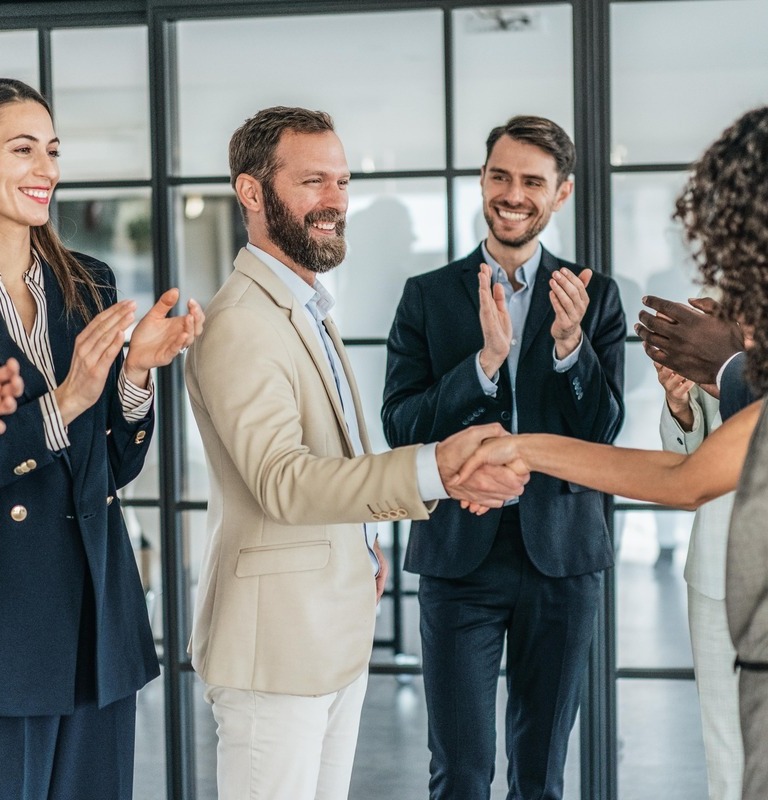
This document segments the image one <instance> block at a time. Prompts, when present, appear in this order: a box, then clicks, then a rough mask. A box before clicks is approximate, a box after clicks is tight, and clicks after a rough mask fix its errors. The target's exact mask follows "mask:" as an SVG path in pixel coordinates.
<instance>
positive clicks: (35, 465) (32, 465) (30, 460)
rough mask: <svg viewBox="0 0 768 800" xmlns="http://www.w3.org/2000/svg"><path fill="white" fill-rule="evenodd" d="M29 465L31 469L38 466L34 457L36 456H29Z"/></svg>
mask: <svg viewBox="0 0 768 800" xmlns="http://www.w3.org/2000/svg"><path fill="white" fill-rule="evenodd" d="M27 466H28V467H29V468H30V469H31V470H32V469H35V468H36V467H37V461H35V459H34V458H28V459H27Z"/></svg>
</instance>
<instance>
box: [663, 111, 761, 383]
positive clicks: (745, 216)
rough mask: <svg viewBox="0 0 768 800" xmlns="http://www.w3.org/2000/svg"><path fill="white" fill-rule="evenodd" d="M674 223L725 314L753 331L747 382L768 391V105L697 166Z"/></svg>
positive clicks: (751, 113)
mask: <svg viewBox="0 0 768 800" xmlns="http://www.w3.org/2000/svg"><path fill="white" fill-rule="evenodd" d="M674 218H676V219H679V220H680V221H681V222H682V223H683V226H684V228H685V236H686V239H687V240H688V241H689V242H690V243H691V244H692V245H693V248H694V254H693V255H694V259H695V261H696V264H697V266H698V268H699V271H700V273H701V276H702V279H703V282H704V284H705V285H709V286H714V287H717V288H719V289H720V291H721V294H722V299H721V307H720V313H721V315H722V316H723V317H726V318H727V319H732V320H736V321H737V322H740V323H742V324H746V325H750V326H753V327H754V334H753V336H754V346H753V347H752V348H751V349H750V350H749V353H748V357H747V379H748V381H749V382H750V384H752V386H753V387H754V388H755V389H757V390H758V391H759V392H760V393H761V394H762V393H765V392H766V391H768V106H764V107H762V108H756V109H753V110H752V111H749V112H747V113H746V114H744V116H742V117H740V118H739V119H738V120H737V121H736V122H735V123H733V125H731V126H730V127H729V128H727V129H726V130H725V131H724V132H723V134H722V135H721V136H720V138H719V139H718V140H717V141H716V142H715V143H714V144H713V145H712V146H711V147H710V148H709V149H708V150H707V152H706V153H704V155H703V156H702V157H701V159H699V161H698V162H696V164H694V166H693V171H692V173H691V176H690V177H689V179H688V182H687V184H686V186H685V189H684V190H683V193H682V194H681V195H680V197H679V198H678V199H677V210H676V211H675V213H674Z"/></svg>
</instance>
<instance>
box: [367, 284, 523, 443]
mask: <svg viewBox="0 0 768 800" xmlns="http://www.w3.org/2000/svg"><path fill="white" fill-rule="evenodd" d="M423 292H424V290H423V288H422V286H420V285H419V283H418V282H417V281H415V280H413V279H409V280H408V281H407V282H406V285H405V289H404V290H403V296H402V298H401V300H400V304H399V305H398V308H397V312H396V314H395V320H394V322H393V323H392V329H391V331H390V334H389V338H388V340H387V373H386V381H385V385H384V402H383V406H382V411H381V419H382V423H383V426H384V435H385V436H386V439H387V442H388V443H389V445H390V447H400V446H402V445H408V444H416V443H419V442H434V441H439V440H441V439H444V438H445V437H446V436H450V435H451V434H453V433H456V432H457V431H459V430H462V429H463V428H465V427H467V426H469V425H473V424H478V423H483V422H489V421H491V419H492V418H493V415H494V414H498V413H499V411H500V409H501V408H506V407H508V406H509V398H508V397H505V394H506V393H505V392H504V390H503V388H502V387H501V386H499V387H498V388H497V392H496V396H495V397H491V396H489V395H486V394H485V392H484V391H483V388H482V386H481V385H480V381H479V380H478V377H477V372H476V369H475V356H476V354H477V351H479V349H480V348H479V347H478V348H477V350H473V349H472V348H471V347H470V348H468V351H467V352H465V353H463V354H458V355H456V358H455V359H454V361H455V365H454V366H451V367H450V368H447V369H445V370H444V371H443V369H442V367H441V366H440V365H439V364H438V361H437V359H438V357H439V358H440V359H442V360H443V361H446V363H448V361H447V359H446V352H447V351H448V349H449V348H451V347H454V346H456V342H460V341H465V340H466V338H467V337H466V336H464V335H463V334H464V333H465V332H464V331H462V330H461V327H462V320H461V319H459V315H456V318H455V320H454V327H453V329H452V330H450V331H449V330H446V331H445V335H444V336H441V337H435V334H434V331H435V330H436V328H439V327H441V325H440V324H437V325H433V326H432V327H431V328H430V329H429V330H428V326H427V318H426V309H427V307H428V305H429V304H428V303H427V302H426V300H425V298H424V293H423ZM433 313H434V310H433ZM465 324H466V321H465ZM430 332H433V336H432V338H430ZM438 348H441V349H442V350H443V352H442V353H437V352H434V350H435V349H438Z"/></svg>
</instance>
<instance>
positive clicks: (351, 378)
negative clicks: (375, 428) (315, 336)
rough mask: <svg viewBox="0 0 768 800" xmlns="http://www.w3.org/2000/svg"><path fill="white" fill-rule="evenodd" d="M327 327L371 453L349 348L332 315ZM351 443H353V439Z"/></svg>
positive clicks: (326, 323) (365, 442)
mask: <svg viewBox="0 0 768 800" xmlns="http://www.w3.org/2000/svg"><path fill="white" fill-rule="evenodd" d="M325 327H326V329H327V331H328V335H329V336H330V337H331V341H332V342H333V346H334V347H335V348H336V352H337V353H338V354H339V360H340V361H341V366H342V367H343V368H344V374H345V375H346V376H347V382H348V383H349V389H350V391H351V392H352V401H353V402H354V404H355V415H356V417H357V427H358V430H359V432H360V441H361V442H362V445H363V450H364V451H365V452H366V453H370V452H371V443H370V441H369V439H368V430H367V429H366V427H365V417H364V416H363V404H362V401H361V400H360V392H359V390H358V388H357V381H356V380H355V375H354V373H353V372H352V365H351V364H350V362H349V357H348V356H347V350H346V348H345V347H344V342H343V341H342V339H341V334H339V329H338V328H337V327H336V323H335V322H334V321H333V320H332V319H331V317H330V316H328V317H326V318H325ZM344 430H345V431H346V430H347V427H346V422H345V423H344ZM350 444H352V442H351V441H350Z"/></svg>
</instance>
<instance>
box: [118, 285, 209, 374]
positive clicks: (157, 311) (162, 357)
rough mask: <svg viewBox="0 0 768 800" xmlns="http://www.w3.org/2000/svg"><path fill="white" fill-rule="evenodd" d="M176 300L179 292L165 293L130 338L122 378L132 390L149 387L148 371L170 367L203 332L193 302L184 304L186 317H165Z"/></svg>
mask: <svg viewBox="0 0 768 800" xmlns="http://www.w3.org/2000/svg"><path fill="white" fill-rule="evenodd" d="M178 299H179V290H178V289H168V291H166V292H164V293H163V294H162V295H161V296H160V299H159V300H158V301H157V302H156V303H155V304H154V306H152V308H151V309H150V310H149V311H148V312H147V313H146V315H145V316H144V317H143V318H142V320H141V322H139V324H138V325H137V326H136V327H135V329H134V331H133V333H132V334H131V343H130V345H129V347H128V353H127V355H126V357H125V377H126V378H128V380H129V381H130V382H131V383H133V384H134V385H136V386H140V387H142V388H145V387H146V386H147V385H148V383H149V370H151V369H154V368H155V367H164V366H165V365H166V364H170V363H171V361H173V359H174V358H175V357H176V356H177V355H178V354H179V353H180V352H181V351H182V350H186V348H187V347H189V345H191V344H192V342H193V341H194V340H195V338H196V337H197V336H199V335H200V333H201V332H202V330H203V322H204V321H205V315H204V314H203V310H202V308H200V304H199V303H197V302H196V301H195V300H190V301H189V302H188V303H187V309H188V313H187V314H184V315H183V316H180V317H169V316H168V314H169V312H170V311H171V309H172V308H173V307H174V306H175V305H176V303H177V302H178Z"/></svg>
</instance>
